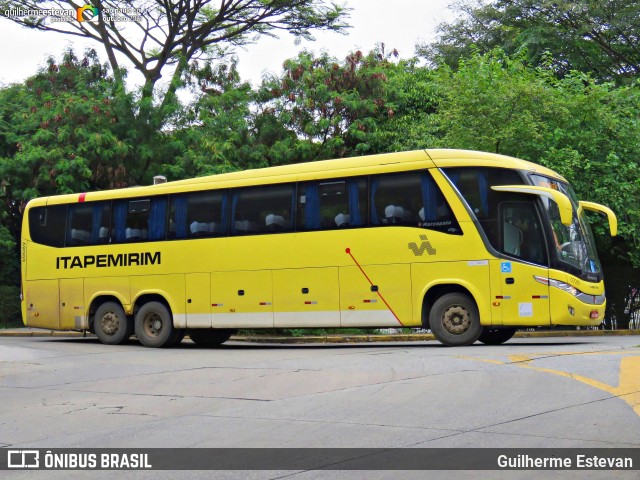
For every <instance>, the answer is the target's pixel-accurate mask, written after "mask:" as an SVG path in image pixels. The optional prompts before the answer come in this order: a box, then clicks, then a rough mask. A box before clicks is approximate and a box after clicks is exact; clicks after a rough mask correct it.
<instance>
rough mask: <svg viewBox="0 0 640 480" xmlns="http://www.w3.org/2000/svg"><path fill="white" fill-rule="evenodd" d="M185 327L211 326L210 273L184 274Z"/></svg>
mask: <svg viewBox="0 0 640 480" xmlns="http://www.w3.org/2000/svg"><path fill="white" fill-rule="evenodd" d="M185 294H186V296H185V298H186V302H187V304H186V308H185V309H186V312H187V328H211V304H210V298H211V274H210V273H187V274H186V275H185Z"/></svg>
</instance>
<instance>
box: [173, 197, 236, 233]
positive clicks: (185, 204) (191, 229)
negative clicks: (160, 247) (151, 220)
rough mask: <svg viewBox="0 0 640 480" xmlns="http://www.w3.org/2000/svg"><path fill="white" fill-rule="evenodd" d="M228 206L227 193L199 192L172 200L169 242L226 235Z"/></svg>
mask: <svg viewBox="0 0 640 480" xmlns="http://www.w3.org/2000/svg"><path fill="white" fill-rule="evenodd" d="M228 203H229V201H228V194H227V192H226V191H206V192H196V193H190V194H186V195H175V196H173V197H171V201H170V206H169V238H200V237H219V236H222V235H226V234H227V223H228V222H227V211H228Z"/></svg>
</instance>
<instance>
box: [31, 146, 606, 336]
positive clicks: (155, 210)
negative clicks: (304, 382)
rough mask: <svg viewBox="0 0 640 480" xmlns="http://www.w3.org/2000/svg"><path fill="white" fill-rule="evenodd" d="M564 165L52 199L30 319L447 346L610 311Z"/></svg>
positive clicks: (399, 166) (37, 251)
mask: <svg viewBox="0 0 640 480" xmlns="http://www.w3.org/2000/svg"><path fill="white" fill-rule="evenodd" d="M586 210H592V211H596V212H600V213H602V214H604V215H606V216H607V217H608V222H609V226H610V230H611V234H612V235H615V234H616V229H617V221H616V217H615V215H614V214H613V212H612V211H611V210H610V209H608V208H607V207H604V206H602V205H598V204H595V203H591V202H584V201H579V200H578V199H577V198H576V195H575V193H574V192H573V190H572V188H571V186H570V185H569V184H568V182H567V181H566V180H565V179H564V178H562V177H561V176H560V175H558V174H557V173H555V172H553V171H552V170H549V169H547V168H544V167H542V166H539V165H536V164H534V163H530V162H527V161H523V160H519V159H515V158H510V157H505V156H500V155H494V154H488V153H481V152H471V151H461V150H417V151H410V152H402V153H391V154H384V155H373V156H366V157H357V158H348V159H338V160H327V161H317V162H312V163H301V164H295V165H287V166H279V167H270V168H265V169H257V170H247V171H241V172H235V173H228V174H222V175H215V176H208V177H200V178H194V179H190V180H181V181H174V182H168V183H163V184H157V185H151V186H142V187H134V188H128V189H120V190H112V191H98V192H86V193H80V194H70V195H60V196H52V197H47V198H38V199H35V200H32V201H31V202H29V204H28V205H27V207H26V211H25V214H24V222H23V227H22V240H21V256H22V261H21V263H22V314H23V321H24V324H25V325H27V326H33V327H42V328H47V329H54V330H78V331H90V332H94V333H95V334H96V335H97V337H98V338H99V339H100V341H101V342H103V343H105V344H120V343H123V342H125V341H127V340H128V339H129V337H130V336H132V335H134V334H135V336H136V337H137V338H138V340H139V341H140V342H141V343H142V344H143V345H144V346H147V347H169V346H173V345H176V344H177V343H179V342H180V341H181V340H182V339H183V338H184V336H185V334H186V335H189V337H190V338H191V339H192V340H193V341H194V342H195V343H196V344H200V345H207V346H211V345H218V344H220V343H223V342H225V341H226V340H228V339H229V337H230V336H231V335H232V333H233V332H234V331H236V330H237V329H262V328H308V327H309V328H310V327H313V328H319V327H323V328H324V327H328V328H345V327H349V328H352V327H368V328H382V327H383V328H393V327H397V328H403V327H409V328H424V329H430V330H431V332H433V334H434V335H435V337H436V338H437V339H438V340H439V341H440V342H442V343H443V344H445V345H449V346H459V345H469V344H472V343H474V342H475V341H477V340H480V341H481V342H483V343H487V344H499V343H503V342H505V341H507V340H508V339H509V338H511V337H512V336H513V334H514V332H515V331H516V329H517V328H524V327H536V326H548V325H585V326H586V325H599V324H600V323H601V322H602V320H603V317H604V311H605V295H604V283H603V277H602V269H601V267H600V263H599V261H598V257H597V255H596V250H595V247H594V240H593V235H592V233H591V230H590V227H589V224H588V222H587V219H586V216H585V213H584V212H585V211H586Z"/></svg>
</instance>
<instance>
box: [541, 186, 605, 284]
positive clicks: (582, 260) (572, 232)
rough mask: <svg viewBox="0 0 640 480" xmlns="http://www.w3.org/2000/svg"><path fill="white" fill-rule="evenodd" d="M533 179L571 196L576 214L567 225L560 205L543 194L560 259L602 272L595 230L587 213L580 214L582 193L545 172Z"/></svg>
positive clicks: (584, 268) (588, 269)
mask: <svg viewBox="0 0 640 480" xmlns="http://www.w3.org/2000/svg"><path fill="white" fill-rule="evenodd" d="M531 179H532V181H533V183H534V184H535V185H537V186H539V187H548V188H552V189H554V190H558V191H559V192H561V193H564V194H565V195H566V196H567V197H569V199H570V200H571V204H572V206H573V218H572V220H571V224H570V225H563V224H562V222H561V221H560V211H559V210H558V205H557V204H556V203H555V202H552V201H551V200H550V199H548V198H545V197H541V198H542V203H543V204H544V206H545V209H546V210H547V213H548V215H549V219H550V221H551V227H552V228H553V236H554V243H555V246H556V254H557V256H558V259H559V260H560V262H562V263H566V264H568V265H570V266H572V267H574V268H578V269H580V270H581V271H582V272H585V273H595V274H597V273H600V271H601V267H600V261H599V260H598V255H597V253H596V248H595V241H594V239H593V233H592V232H591V227H590V226H589V222H588V221H587V219H586V218H585V216H584V214H582V215H580V216H578V197H577V196H576V194H575V192H574V191H573V188H572V187H571V186H570V185H568V184H566V183H563V182H560V181H558V180H555V179H552V178H548V177H543V176H541V175H531Z"/></svg>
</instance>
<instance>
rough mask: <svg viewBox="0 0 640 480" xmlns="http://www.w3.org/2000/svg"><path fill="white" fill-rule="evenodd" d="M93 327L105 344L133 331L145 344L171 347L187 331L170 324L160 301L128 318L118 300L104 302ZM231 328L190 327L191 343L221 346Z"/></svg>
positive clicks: (121, 340)
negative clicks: (132, 317)
mask: <svg viewBox="0 0 640 480" xmlns="http://www.w3.org/2000/svg"><path fill="white" fill-rule="evenodd" d="M93 328H94V331H95V333H96V336H97V337H98V339H99V340H100V341H101V342H102V343H104V344H107V345H120V344H123V343H125V342H127V341H128V340H129V337H131V335H133V334H134V333H135V335H136V337H137V338H138V340H140V343H142V345H144V346H145V347H152V348H153V347H155V348H158V347H173V346H175V345H178V344H179V343H180V342H181V341H182V339H183V338H184V337H185V335H186V334H187V331H186V330H185V329H183V328H175V327H174V326H173V315H171V310H169V308H168V307H167V306H166V305H165V304H164V303H162V302H157V301H151V302H147V303H145V304H143V305H142V306H141V307H140V308H139V309H138V311H137V312H136V314H135V318H134V319H131V318H129V317H127V315H126V314H125V312H124V309H123V308H122V306H121V305H120V304H119V303H117V302H104V303H103V304H101V305H100V306H99V307H98V308H97V309H96V313H95V315H94V322H93ZM233 333H234V330H231V329H210V328H202V329H192V330H189V331H188V334H189V337H190V338H191V340H193V342H194V343H195V344H197V345H199V346H202V347H213V346H217V345H220V344H222V343H224V342H226V341H227V340H229V338H230V337H231V335H232V334H233Z"/></svg>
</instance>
